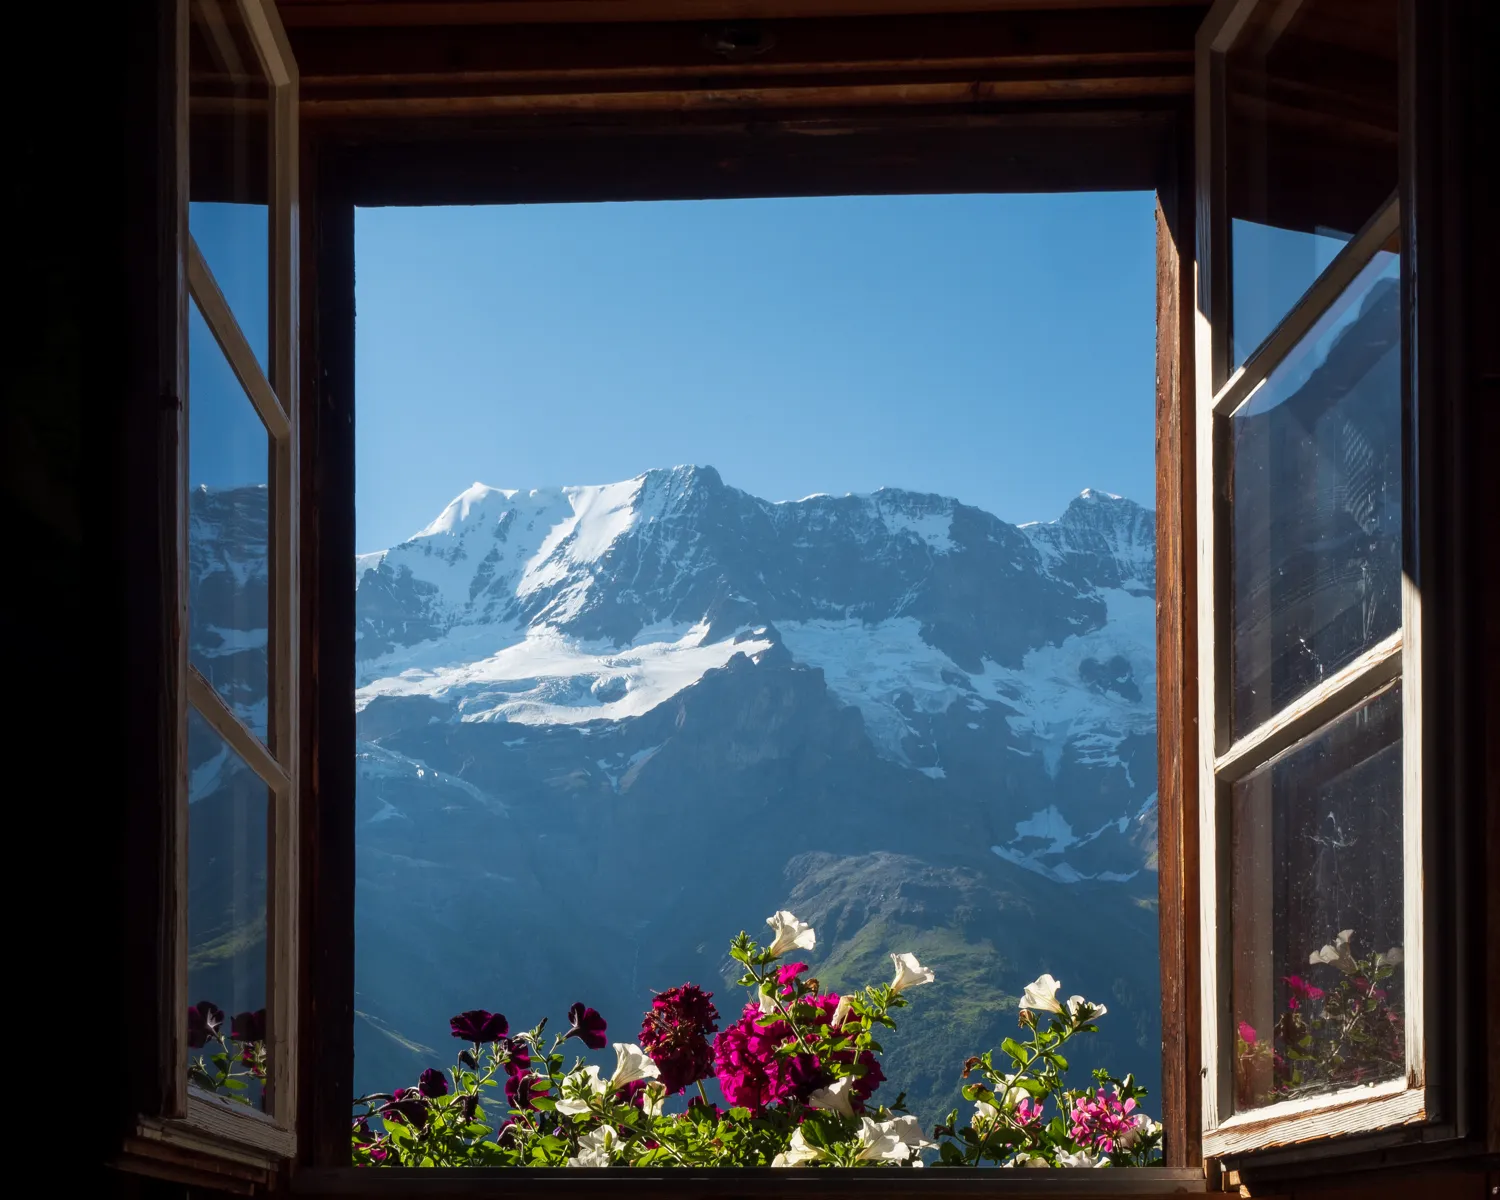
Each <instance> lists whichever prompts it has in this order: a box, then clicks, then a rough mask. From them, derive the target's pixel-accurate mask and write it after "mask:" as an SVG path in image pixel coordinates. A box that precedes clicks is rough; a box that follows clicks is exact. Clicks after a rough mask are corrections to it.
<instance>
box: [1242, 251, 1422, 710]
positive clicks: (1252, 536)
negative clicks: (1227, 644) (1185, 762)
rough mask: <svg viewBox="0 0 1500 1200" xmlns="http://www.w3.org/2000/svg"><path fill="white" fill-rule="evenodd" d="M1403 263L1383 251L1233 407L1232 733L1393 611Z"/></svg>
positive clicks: (1397, 568)
mask: <svg viewBox="0 0 1500 1200" xmlns="http://www.w3.org/2000/svg"><path fill="white" fill-rule="evenodd" d="M1398 266H1399V256H1398V255H1397V254H1395V253H1392V252H1389V251H1380V252H1378V253H1377V254H1376V256H1375V258H1374V259H1373V260H1372V261H1371V262H1370V264H1369V265H1368V266H1367V267H1366V268H1365V270H1364V271H1363V272H1361V274H1360V275H1359V276H1358V277H1357V278H1356V279H1355V280H1354V282H1353V283H1352V284H1350V286H1349V288H1348V290H1347V291H1346V292H1345V293H1344V294H1343V295H1342V296H1341V297H1340V298H1339V300H1338V301H1337V302H1336V303H1335V304H1334V305H1333V306H1332V307H1331V308H1330V309H1329V310H1328V311H1327V312H1326V313H1324V315H1323V316H1322V318H1320V319H1319V321H1318V322H1317V323H1316V324H1315V325H1314V326H1313V328H1312V329H1311V330H1310V331H1309V332H1308V334H1307V336H1306V337H1305V338H1304V339H1303V340H1302V341H1301V342H1300V343H1299V344H1298V345H1297V347H1296V348H1295V349H1294V350H1293V351H1292V352H1291V353H1290V354H1289V355H1288V356H1287V357H1286V358H1285V359H1284V360H1283V361H1282V362H1281V364H1280V365H1279V366H1278V367H1277V368H1276V370H1275V371H1273V372H1272V373H1271V375H1270V377H1269V378H1268V379H1267V380H1266V382H1265V383H1264V384H1263V385H1262V386H1261V387H1260V388H1259V389H1258V390H1257V391H1256V392H1254V393H1253V394H1252V395H1251V397H1250V399H1249V400H1247V401H1246V402H1245V403H1244V404H1243V405H1241V407H1240V408H1239V410H1238V411H1237V412H1235V414H1234V415H1233V417H1232V418H1231V419H1230V439H1231V441H1230V452H1231V455H1232V460H1231V473H1232V479H1233V483H1232V492H1231V502H1232V506H1233V507H1232V512H1231V522H1232V530H1231V534H1232V536H1231V555H1232V572H1233V586H1232V589H1231V590H1232V602H1233V664H1232V677H1233V687H1232V694H1231V707H1232V720H1231V724H1232V728H1233V733H1234V736H1236V737H1239V736H1241V735H1243V734H1244V733H1247V732H1248V731H1250V730H1251V729H1253V728H1254V727H1255V726H1256V725H1258V724H1260V723H1261V722H1263V721H1265V720H1266V719H1268V718H1269V717H1271V716H1272V715H1273V714H1274V713H1275V712H1276V711H1278V710H1279V709H1281V708H1282V707H1283V706H1285V705H1286V703H1287V702H1288V701H1289V700H1292V699H1294V698H1296V697H1297V696H1298V695H1300V694H1301V693H1303V692H1305V691H1306V690H1307V689H1308V688H1310V687H1312V686H1313V685H1315V684H1316V683H1318V682H1319V681H1320V680H1322V679H1324V678H1326V677H1327V676H1329V675H1331V674H1332V673H1334V672H1335V671H1337V670H1339V668H1341V667H1343V666H1345V665H1347V664H1348V663H1349V662H1350V661H1351V660H1353V659H1354V658H1356V657H1357V656H1358V655H1359V654H1360V653H1361V652H1363V651H1364V650H1367V649H1369V648H1370V647H1371V646H1373V645H1375V643H1376V642H1378V641H1380V640H1381V639H1382V638H1384V637H1385V636H1387V635H1388V634H1390V633H1393V632H1394V631H1395V630H1396V628H1397V626H1398V625H1399V623H1400V620H1401V314H1400V297H1399V287H1398Z"/></svg>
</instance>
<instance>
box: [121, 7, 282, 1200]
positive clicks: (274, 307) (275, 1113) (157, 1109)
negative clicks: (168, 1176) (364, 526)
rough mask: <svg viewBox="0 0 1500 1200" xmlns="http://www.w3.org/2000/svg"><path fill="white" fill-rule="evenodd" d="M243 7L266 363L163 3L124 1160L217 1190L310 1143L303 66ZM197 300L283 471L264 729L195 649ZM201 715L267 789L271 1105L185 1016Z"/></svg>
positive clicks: (268, 25)
mask: <svg viewBox="0 0 1500 1200" xmlns="http://www.w3.org/2000/svg"><path fill="white" fill-rule="evenodd" d="M222 2H223V3H225V4H230V5H234V6H235V7H236V8H237V9H238V10H239V14H240V17H241V19H242V20H243V22H244V28H245V30H246V33H247V35H248V36H249V38H250V40H251V43H252V44H253V46H254V49H255V51H256V53H257V54H258V56H259V59H260V65H261V68H262V70H263V72H264V74H265V78H266V82H267V93H268V109H269V112H268V115H269V119H270V125H271V137H270V145H269V148H268V158H269V162H268V178H267V184H268V195H267V196H266V208H267V219H268V226H269V227H268V231H267V232H268V249H269V255H268V261H267V264H266V269H267V273H268V280H267V283H268V286H267V297H268V301H269V303H268V313H267V319H268V326H269V334H270V347H269V361H268V363H267V364H266V366H265V368H263V367H262V365H261V363H260V362H259V361H258V359H257V357H256V355H255V352H254V351H253V350H252V349H251V346H250V343H249V340H248V339H247V338H246V336H245V333H244V331H243V330H242V329H241V327H240V323H239V321H238V319H237V318H236V316H235V314H234V312H233V310H232V309H231V307H230V305H229V303H228V301H227V300H226V299H225V297H224V294H223V292H222V291H221V290H220V288H219V285H218V282H217V281H216V280H215V278H214V275H213V271H212V268H211V267H210V266H209V264H208V262H207V261H206V260H205V258H204V256H203V254H202V253H201V251H200V250H199V248H198V245H197V243H196V242H195V241H194V240H193V237H192V235H191V233H190V232H189V221H188V205H189V186H188V173H189V165H190V164H189V162H188V155H189V150H188V143H189V139H188V121H189V115H188V107H189V96H188V71H187V61H188V38H189V25H190V5H189V0H170V2H169V3H166V4H163V5H161V9H160V13H159V17H160V20H161V24H162V25H163V27H164V30H165V32H164V38H163V40H164V41H166V40H168V39H169V40H170V47H171V49H170V54H171V57H172V61H173V67H174V69H173V70H171V71H170V72H164V75H165V79H164V90H165V91H167V93H168V97H169V102H170V117H169V118H167V121H166V124H167V127H168V128H169V129H170V130H171V144H172V145H173V146H174V147H175V158H176V169H175V171H174V172H173V178H172V181H171V183H170V185H169V188H168V193H167V196H166V197H165V200H166V203H167V204H169V205H170V208H171V211H172V220H171V222H170V228H171V229H172V230H173V231H174V232H173V234H172V236H171V238H170V240H169V242H168V244H169V246H170V253H171V254H172V257H173V272H172V274H173V277H174V278H175V280H176V281H177V286H176V287H175V289H174V296H175V298H174V301H173V307H174V313H173V316H174V318H175V321H174V325H175V329H174V331H173V341H174V346H173V358H174V368H175V377H176V382H177V394H178V395H180V396H181V397H182V398H183V399H182V402H181V403H179V404H176V405H174V406H172V409H171V413H170V416H169V429H168V430H167V431H166V438H165V440H166V442H167V443H168V444H169V445H170V447H171V450H170V454H171V456H172V462H171V467H170V470H169V472H168V474H169V478H170V479H171V480H172V481H173V488H172V490H173V496H172V497H171V499H170V500H169V502H168V503H169V504H170V506H171V508H172V510H173V513H174V516H173V518H172V530H173V534H172V541H173V545H172V551H173V554H172V558H173V560H174V561H175V564H176V566H175V571H174V585H173V587H172V596H171V610H172V615H173V619H172V620H171V621H170V622H169V629H170V642H171V645H170V651H169V658H170V661H171V662H172V664H173V675H174V681H173V686H172V688H171V695H172V700H171V701H170V712H169V722H170V728H171V734H172V736H171V737H170V739H169V740H168V741H169V745H170V746H171V749H170V751H169V752H168V757H169V759H170V761H171V764H172V772H171V778H170V783H169V787H168V802H167V805H166V811H165V813H164V820H163V840H164V843H165V845H166V847H167V854H166V860H165V862H164V864H163V865H164V868H165V871H166V875H167V878H166V879H165V881H164V882H165V888H164V896H163V901H162V904H161V909H160V913H161V915H160V920H161V932H160V946H161V953H160V957H159V962H160V965H161V978H160V981H159V984H158V987H159V993H158V994H159V995H160V997H161V1002H160V1022H159V1024H158V1030H159V1032H158V1038H159V1041H158V1043H157V1044H158V1045H159V1047H160V1055H161V1060H162V1067H161V1071H160V1076H159V1078H160V1081H161V1083H160V1090H159V1093H158V1099H157V1103H156V1104H154V1105H142V1106H141V1111H140V1115H139V1118H138V1121H137V1124H136V1128H135V1131H134V1134H133V1135H132V1136H131V1137H130V1138H129V1139H127V1143H126V1154H125V1156H124V1157H125V1163H126V1165H129V1166H131V1167H132V1169H138V1170H146V1171H147V1172H148V1173H162V1172H163V1171H166V1172H168V1173H172V1174H173V1177H175V1178H182V1179H184V1180H185V1181H190V1182H202V1181H206V1180H212V1182H213V1183H214V1184H215V1185H216V1186H226V1185H228V1186H232V1187H233V1186H236V1185H238V1186H245V1185H253V1184H255V1183H264V1182H266V1181H267V1180H269V1179H270V1178H271V1177H272V1174H273V1173H274V1172H275V1171H276V1170H278V1169H279V1168H280V1166H281V1164H283V1163H286V1162H289V1161H290V1160H291V1159H292V1158H293V1157H294V1156H295V1155H296V1152H297V1120H298V1113H297V1097H298V1091H299V1088H298V1083H297V1080H298V1075H297V1050H298V1047H299V1045H300V1039H299V1037H298V1030H297V1018H298V1009H299V995H298V987H297V981H298V973H299V966H300V956H299V954H298V947H297V939H298V935H299V932H300V912H299V896H300V876H301V867H300V862H299V853H298V851H299V846H300V842H301V838H300V835H299V826H300V816H299V801H300V791H301V788H300V780H301V765H300V760H301V756H302V751H303V744H304V743H303V738H302V737H301V723H300V720H299V711H298V710H299V704H300V699H301V691H302V689H301V687H300V680H301V677H302V672H301V661H302V660H301V656H300V654H299V641H300V638H301V622H300V610H301V599H300V593H299V589H298V574H299V571H300V562H299V552H298V537H299V533H300V520H299V517H298V514H299V493H300V478H299V464H300V461H301V453H300V448H299V443H298V426H299V420H298V409H299V401H300V387H301V364H300V353H301V345H300V336H299V333H298V329H299V321H298V307H299V305H300V302H301V295H300V287H299V283H298V271H299V267H300V263H301V251H300V247H299V236H300V211H299V205H298V169H299V155H298V124H299V121H298V76H297V68H296V62H295V59H294V58H293V56H292V52H291V46H290V43H289V42H288V40H287V37H286V32H285V30H284V29H283V28H282V25H281V21H280V18H279V16H278V14H277V12H276V9H275V6H274V4H273V3H272V2H271V0H222ZM190 305H196V306H197V310H198V312H199V314H200V315H201V316H202V318H203V321H204V323H205V325H206V326H207V328H208V330H209V332H210V333H211V334H212V336H213V338H214V341H215V343H216V345H217V347H218V350H219V351H220V352H221V353H222V354H223V356H224V359H225V361H226V362H227V363H228V365H229V367H230V369H231V370H232V372H233V374H234V376H235V379H236V381H237V383H238V385H239V387H240V389H241V390H242V392H243V400H244V402H245V403H246V404H248V405H250V407H251V408H252V410H253V411H254V412H255V414H256V416H257V418H258V419H259V420H260V422H261V424H262V426H263V427H264V429H265V433H266V444H267V456H268V467H269V476H270V487H269V496H268V502H269V510H268V530H267V531H268V542H269V545H270V560H269V562H268V564H267V565H268V568H269V573H270V581H271V586H270V588H269V610H268V613H267V619H268V622H269V628H268V638H267V644H268V648H269V651H270V652H269V654H268V663H267V667H268V671H267V674H268V679H267V684H268V695H267V700H268V718H269V723H268V728H267V736H266V737H265V738H262V737H260V736H259V735H257V734H256V733H255V732H254V731H252V730H251V729H250V728H249V727H248V726H247V725H246V724H245V723H244V721H243V720H241V718H240V717H239V716H238V715H237V714H236V713H235V711H234V710H233V709H232V708H231V707H230V706H229V704H228V703H226V702H225V700H224V699H223V698H222V697H221V696H220V695H219V693H218V692H217V691H216V690H215V689H214V687H213V685H212V684H210V683H209V681H208V680H207V679H206V678H205V677H204V676H203V674H202V673H201V672H200V671H199V670H198V668H197V667H196V666H194V665H193V664H192V663H191V662H190V661H189V654H188V630H189V628H190V623H189V616H190V614H189V612H188V573H187V563H188V524H189V522H188V519H187V508H188V489H189V486H190V484H191V480H190V478H189V474H188V456H189V447H190V444H191V443H190V436H189V428H190V423H191V419H192V396H191V394H190V388H189V387H188V382H187V381H188V377H189V371H188V344H187V343H188V334H187V331H188V313H189V306H190ZM190 713H196V714H197V715H198V716H199V717H201V718H202V719H203V720H204V721H205V723H206V724H207V725H208V727H209V728H210V729H211V730H212V731H213V733H214V734H215V735H216V736H218V737H219V738H220V739H222V740H223V741H224V743H225V744H226V745H228V746H229V747H230V749H232V750H233V751H234V752H235V754H237V755H238V756H239V757H240V758H241V759H242V760H243V761H244V762H245V764H246V765H247V766H249V768H250V769H251V770H252V771H253V772H254V774H255V775H256V777H257V778H258V779H259V780H260V782H261V783H262V784H264V785H265V787H266V789H267V793H268V797H269V801H270V803H269V807H268V812H267V824H268V828H267V836H266V847H267V855H266V857H267V861H266V956H267V961H266V1013H267V1051H268V1053H267V1071H266V1076H267V1077H266V1081H265V1085H264V1086H265V1095H266V1097H267V1099H268V1101H269V1104H268V1108H269V1112H265V1113H263V1112H261V1111H258V1110H256V1109H252V1108H249V1107H246V1106H242V1105H236V1104H231V1103H229V1102H227V1101H225V1100H223V1099H222V1098H219V1097H214V1096H212V1095H210V1094H208V1093H205V1092H203V1091H201V1090H200V1089H198V1088H195V1087H193V1086H192V1085H191V1084H190V1083H189V1081H188V1073H187V1065H188V1059H189V1047H188V1045H187V1028H186V1022H185V1014H186V1012H187V1008H188V1004H189V1003H190V997H189V994H188V978H187V977H188V937H189V934H188V895H189V890H188V889H189V880H188V870H189V867H188V823H189V819H190V818H189V799H188V778H189V771H188V757H187V725H188V718H189V715H190Z"/></svg>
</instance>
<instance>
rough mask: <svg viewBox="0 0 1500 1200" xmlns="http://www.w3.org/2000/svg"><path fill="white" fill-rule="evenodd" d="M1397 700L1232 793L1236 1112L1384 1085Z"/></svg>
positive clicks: (1395, 894) (1398, 802)
mask: <svg viewBox="0 0 1500 1200" xmlns="http://www.w3.org/2000/svg"><path fill="white" fill-rule="evenodd" d="M1401 779H1402V769H1401V687H1400V684H1399V683H1397V684H1392V685H1391V686H1389V687H1388V688H1386V689H1385V690H1384V691H1383V692H1380V693H1379V694H1377V695H1376V696H1374V697H1373V698H1372V699H1370V700H1369V701H1367V702H1366V703H1364V704H1363V705H1361V706H1360V707H1359V708H1357V709H1355V710H1354V711H1353V712H1350V713H1347V714H1345V715H1344V716H1342V717H1340V718H1339V719H1338V720H1336V721H1334V722H1332V723H1331V724H1329V725H1326V726H1324V727H1323V728H1322V729H1321V730H1320V731H1319V732H1317V733H1316V734H1314V735H1313V736H1311V737H1309V738H1307V739H1305V740H1304V741H1302V742H1300V743H1298V744H1297V745H1296V746H1294V747H1293V748H1292V749H1291V750H1289V751H1287V752H1286V753H1285V754H1283V755H1281V756H1280V757H1279V758H1277V759H1275V760H1273V761H1272V762H1270V763H1268V764H1267V765H1266V766H1264V767H1261V768H1260V769H1259V770H1257V771H1255V772H1254V773H1253V774H1251V775H1249V776H1247V777H1246V778H1245V779H1244V780H1243V781H1241V782H1240V783H1237V784H1235V785H1234V786H1233V788H1232V789H1231V808H1232V814H1231V821H1232V828H1233V851H1232V854H1233V858H1232V876H1233V883H1232V887H1233V911H1232V927H1233V934H1232V937H1233V955H1232V959H1231V964H1232V965H1231V970H1232V972H1233V987H1234V1005H1233V1008H1234V1024H1235V1028H1234V1035H1233V1036H1234V1046H1235V1107H1236V1109H1237V1110H1244V1109H1249V1108H1259V1107H1261V1106H1263V1105H1266V1104H1271V1103H1274V1102H1277V1101H1280V1100H1293V1099H1297V1098H1298V1097H1302V1096H1316V1095H1320V1094H1323V1093H1326V1092H1332V1091H1337V1090H1339V1089H1342V1088H1350V1087H1358V1086H1361V1085H1365V1084H1372V1083H1378V1082H1381V1081H1382V1080H1387V1079H1396V1078H1398V1077H1400V1076H1401V1075H1402V1074H1404V1073H1405V1070H1406V1045H1405V1024H1404V1019H1405V1018H1404V1016H1403V1002H1402V980H1403V972H1402V968H1401V959H1402V944H1401V943H1402V936H1403V934H1402V921H1403V911H1404V906H1403V903H1402V857H1403V847H1402V798H1401Z"/></svg>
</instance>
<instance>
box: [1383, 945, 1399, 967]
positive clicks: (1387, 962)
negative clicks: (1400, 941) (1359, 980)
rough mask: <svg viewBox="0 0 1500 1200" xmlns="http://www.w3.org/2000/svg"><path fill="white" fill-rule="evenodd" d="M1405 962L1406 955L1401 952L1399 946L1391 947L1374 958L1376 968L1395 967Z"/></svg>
mask: <svg viewBox="0 0 1500 1200" xmlns="http://www.w3.org/2000/svg"><path fill="white" fill-rule="evenodd" d="M1405 961H1406V955H1405V954H1403V953H1402V952H1401V947H1400V946H1392V947H1391V948H1390V949H1389V950H1387V951H1386V952H1385V953H1384V954H1377V955H1376V956H1375V965H1376V966H1377V967H1395V966H1399V965H1400V964H1401V963H1403V962H1405Z"/></svg>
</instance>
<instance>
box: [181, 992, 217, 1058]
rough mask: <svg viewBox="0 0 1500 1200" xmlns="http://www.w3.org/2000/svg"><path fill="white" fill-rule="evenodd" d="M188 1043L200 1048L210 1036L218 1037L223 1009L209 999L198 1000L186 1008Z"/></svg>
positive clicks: (197, 1048)
mask: <svg viewBox="0 0 1500 1200" xmlns="http://www.w3.org/2000/svg"><path fill="white" fill-rule="evenodd" d="M187 1015H188V1045H189V1046H191V1047H192V1048H193V1049H194V1050H200V1049H202V1048H203V1047H204V1046H205V1045H206V1044H207V1043H208V1039H209V1038H211V1037H218V1036H219V1030H220V1029H222V1028H223V1026H224V1010H223V1009H222V1008H220V1007H219V1006H218V1005H217V1004H214V1003H213V1002H211V1001H209V1000H200V1001H198V1003H197V1004H195V1005H193V1006H192V1007H191V1008H189V1009H188V1014H187Z"/></svg>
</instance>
